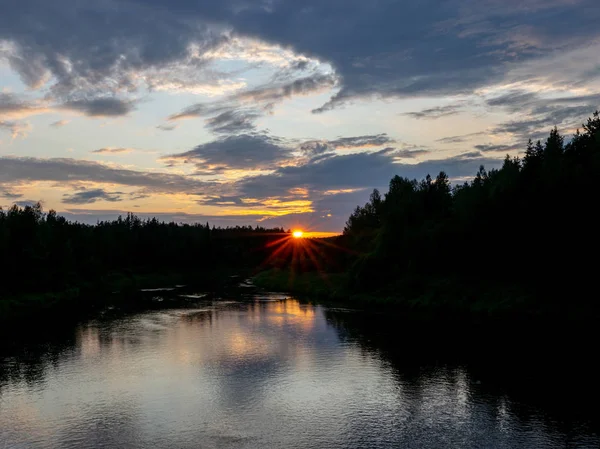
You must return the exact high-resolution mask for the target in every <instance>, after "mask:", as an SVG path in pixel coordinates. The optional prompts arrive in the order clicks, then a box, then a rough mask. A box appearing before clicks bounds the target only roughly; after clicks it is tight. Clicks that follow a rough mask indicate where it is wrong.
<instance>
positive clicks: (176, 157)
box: [161, 134, 291, 171]
mask: <svg viewBox="0 0 600 449" xmlns="http://www.w3.org/2000/svg"><path fill="white" fill-rule="evenodd" d="M290 158H291V155H290V149H289V148H287V147H285V146H282V145H281V142H280V139H278V138H274V137H270V136H268V135H265V134H242V135H234V136H229V137H224V138H221V139H218V140H214V141H212V142H208V143H204V144H201V145H198V146H196V147H195V148H194V149H192V150H190V151H186V152H185V153H179V154H173V155H169V156H164V157H162V158H161V159H162V160H164V161H167V162H180V161H184V162H191V163H194V164H196V167H197V168H198V169H200V170H213V171H219V170H224V169H265V168H272V167H274V166H276V165H277V164H278V163H280V162H283V161H286V160H288V159H290Z"/></svg>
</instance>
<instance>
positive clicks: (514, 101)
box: [486, 90, 539, 112]
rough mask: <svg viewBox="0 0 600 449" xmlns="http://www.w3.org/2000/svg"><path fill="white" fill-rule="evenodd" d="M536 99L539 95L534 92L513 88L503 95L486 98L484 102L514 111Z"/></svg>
mask: <svg viewBox="0 0 600 449" xmlns="http://www.w3.org/2000/svg"><path fill="white" fill-rule="evenodd" d="M538 99H539V96H538V94H536V93H532V92H526V91H523V90H513V91H511V92H509V93H506V94H504V95H500V96H498V97H493V98H489V99H487V100H486V103H487V104H488V106H501V107H505V108H507V109H509V110H511V111H513V112H516V111H519V110H522V108H523V106H524V105H529V104H531V103H532V102H533V101H535V100H538Z"/></svg>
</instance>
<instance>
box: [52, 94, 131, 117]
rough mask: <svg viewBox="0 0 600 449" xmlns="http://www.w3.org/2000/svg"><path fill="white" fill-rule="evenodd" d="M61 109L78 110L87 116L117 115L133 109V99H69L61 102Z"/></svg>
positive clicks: (127, 112)
mask: <svg viewBox="0 0 600 449" xmlns="http://www.w3.org/2000/svg"><path fill="white" fill-rule="evenodd" d="M60 107H61V108H63V109H69V110H72V111H76V112H80V113H82V114H85V115H87V116H89V117H117V116H121V115H127V114H129V113H130V112H131V111H133V110H134V109H135V102H134V101H133V100H123V99H120V98H93V99H82V100H70V101H67V102H65V103H63V104H62V105H61V106H60Z"/></svg>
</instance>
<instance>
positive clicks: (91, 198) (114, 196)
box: [62, 189, 123, 204]
mask: <svg viewBox="0 0 600 449" xmlns="http://www.w3.org/2000/svg"><path fill="white" fill-rule="evenodd" d="M122 195H123V192H112V193H111V192H107V191H106V190H104V189H93V190H84V191H81V192H76V193H73V194H71V195H69V194H65V195H63V199H62V202H63V203H65V204H91V203H95V202H96V201H110V202H117V201H123V198H122Z"/></svg>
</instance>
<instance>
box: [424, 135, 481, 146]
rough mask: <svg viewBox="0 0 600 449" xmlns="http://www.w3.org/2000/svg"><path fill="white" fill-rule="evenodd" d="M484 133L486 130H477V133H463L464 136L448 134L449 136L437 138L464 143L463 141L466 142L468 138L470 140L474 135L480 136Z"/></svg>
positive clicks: (441, 140) (442, 141) (440, 141)
mask: <svg viewBox="0 0 600 449" xmlns="http://www.w3.org/2000/svg"><path fill="white" fill-rule="evenodd" d="M483 135H485V133H484V132H477V133H470V134H463V135H462V136H448V137H444V138H442V139H437V140H436V142H439V143H448V144H452V143H463V142H466V141H467V140H470V139H471V138H473V137H478V136H483Z"/></svg>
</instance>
